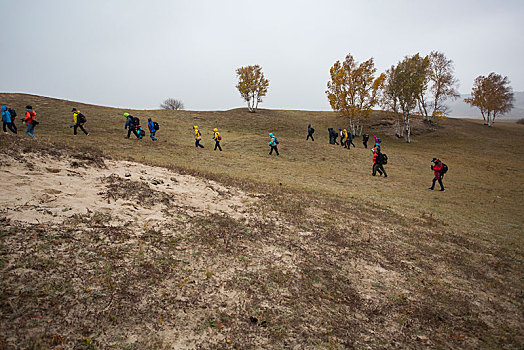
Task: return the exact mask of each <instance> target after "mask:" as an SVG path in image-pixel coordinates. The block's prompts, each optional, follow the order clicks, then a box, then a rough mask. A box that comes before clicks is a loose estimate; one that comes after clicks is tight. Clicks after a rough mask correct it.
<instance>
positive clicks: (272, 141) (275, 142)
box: [269, 132, 280, 156]
mask: <svg viewBox="0 0 524 350" xmlns="http://www.w3.org/2000/svg"><path fill="white" fill-rule="evenodd" d="M269 137H270V138H271V139H270V140H269V146H270V147H271V150H270V151H269V155H272V154H273V150H275V152H276V153H277V156H279V155H280V154H279V153H278V146H277V145H278V144H279V142H278V140H277V138H276V137H275V135H273V133H272V132H270V133H269Z"/></svg>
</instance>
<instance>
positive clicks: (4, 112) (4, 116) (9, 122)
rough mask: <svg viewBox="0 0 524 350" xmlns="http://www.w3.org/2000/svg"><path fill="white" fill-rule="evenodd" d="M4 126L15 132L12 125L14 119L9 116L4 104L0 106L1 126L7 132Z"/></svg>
mask: <svg viewBox="0 0 524 350" xmlns="http://www.w3.org/2000/svg"><path fill="white" fill-rule="evenodd" d="M6 127H8V128H9V130H11V131H12V132H14V133H15V134H16V127H15V126H14V121H13V119H12V118H11V113H9V111H8V110H7V107H6V106H2V128H3V129H4V132H5V133H7V129H6Z"/></svg>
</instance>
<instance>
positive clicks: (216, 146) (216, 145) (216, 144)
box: [214, 141, 218, 151]
mask: <svg viewBox="0 0 524 350" xmlns="http://www.w3.org/2000/svg"><path fill="white" fill-rule="evenodd" d="M217 148H218V141H215V149H214V150H215V151H216V150H217Z"/></svg>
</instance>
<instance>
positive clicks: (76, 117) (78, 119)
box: [71, 108, 89, 136]
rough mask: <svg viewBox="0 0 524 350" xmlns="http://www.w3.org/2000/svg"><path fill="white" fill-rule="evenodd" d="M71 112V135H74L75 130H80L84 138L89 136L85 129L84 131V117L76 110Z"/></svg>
mask: <svg viewBox="0 0 524 350" xmlns="http://www.w3.org/2000/svg"><path fill="white" fill-rule="evenodd" d="M71 112H73V135H76V129H77V128H80V130H82V131H83V132H84V134H86V136H87V135H89V133H88V132H87V131H86V129H84V124H85V122H86V121H87V120H86V117H85V116H84V115H83V114H82V113H80V111H79V110H77V109H76V108H73V109H72V110H71Z"/></svg>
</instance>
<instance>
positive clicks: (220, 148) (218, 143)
mask: <svg viewBox="0 0 524 350" xmlns="http://www.w3.org/2000/svg"><path fill="white" fill-rule="evenodd" d="M217 145H218V149H219V150H220V152H222V147H220V141H218V142H217Z"/></svg>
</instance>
